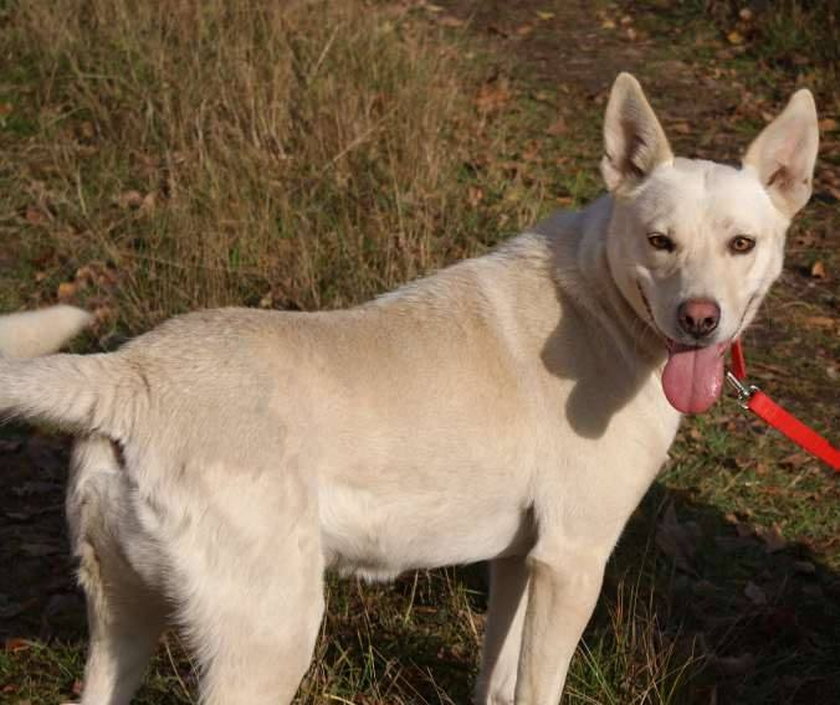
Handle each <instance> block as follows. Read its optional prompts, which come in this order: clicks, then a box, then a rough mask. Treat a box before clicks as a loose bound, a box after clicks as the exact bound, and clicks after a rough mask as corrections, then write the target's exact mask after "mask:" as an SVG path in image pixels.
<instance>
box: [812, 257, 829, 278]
mask: <svg viewBox="0 0 840 705" xmlns="http://www.w3.org/2000/svg"><path fill="white" fill-rule="evenodd" d="M811 276H812V277H813V278H814V279H825V278H826V276H827V275H826V271H825V264H823V261H822V260H821V259H818V260H817V261H816V262H814V264H812V265H811Z"/></svg>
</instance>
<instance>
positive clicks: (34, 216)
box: [24, 206, 47, 225]
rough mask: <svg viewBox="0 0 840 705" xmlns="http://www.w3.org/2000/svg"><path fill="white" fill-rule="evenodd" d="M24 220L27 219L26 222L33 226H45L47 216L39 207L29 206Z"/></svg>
mask: <svg viewBox="0 0 840 705" xmlns="http://www.w3.org/2000/svg"><path fill="white" fill-rule="evenodd" d="M24 218H26V222H27V223H30V224H31V225H43V224H44V223H46V222H47V216H46V214H45V213H44V211H42V210H41V209H40V208H38V207H37V206H27V207H26V214H25V215H24Z"/></svg>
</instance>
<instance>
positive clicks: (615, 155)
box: [601, 73, 674, 191]
mask: <svg viewBox="0 0 840 705" xmlns="http://www.w3.org/2000/svg"><path fill="white" fill-rule="evenodd" d="M673 159H674V154H673V152H671V146H670V145H669V144H668V138H667V137H665V131H664V130H663V129H662V125H660V124H659V120H657V119H656V115H655V114H654V112H653V108H651V107H650V103H648V101H647V98H645V94H644V92H643V91H642V87H641V86H640V85H639V82H638V81H637V80H636V79H635V78H633V76H631V75H630V74H629V73H621V74H619V75H618V78H616V79H615V83H613V87H612V91H611V92H610V100H609V102H608V103H607V113H606V115H605V116H604V158H603V159H602V160H601V174H602V175H603V177H604V182H605V183H606V185H607V188H608V189H609V190H610V191H619V190H621V191H624V190H629V189H632V188H633V187H635V186H636V185H638V184H639V183H641V182H642V181H643V180H644V179H645V178H646V177H647V176H648V175H649V174H650V173H651V172H652V171H653V170H654V168H656V167H657V166H658V165H659V164H662V163H663V162H670V161H673Z"/></svg>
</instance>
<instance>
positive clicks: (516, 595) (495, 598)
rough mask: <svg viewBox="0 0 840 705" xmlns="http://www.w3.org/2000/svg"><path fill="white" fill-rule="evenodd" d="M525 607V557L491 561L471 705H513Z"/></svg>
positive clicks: (526, 579)
mask: <svg viewBox="0 0 840 705" xmlns="http://www.w3.org/2000/svg"><path fill="white" fill-rule="evenodd" d="M527 604H528V566H527V565H526V563H525V556H512V557H509V558H497V559H496V560H494V561H493V562H492V563H491V564H490V604H489V605H488V608H487V628H486V630H485V634H484V649H483V650H482V656H481V672H480V673H479V676H478V681H477V683H476V689H475V699H474V701H473V702H474V703H475V705H513V703H514V700H513V698H514V689H515V688H516V672H517V670H518V667H519V649H520V646H521V644H522V627H523V624H524V622H525V609H526V606H527Z"/></svg>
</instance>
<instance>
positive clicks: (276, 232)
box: [0, 0, 840, 705]
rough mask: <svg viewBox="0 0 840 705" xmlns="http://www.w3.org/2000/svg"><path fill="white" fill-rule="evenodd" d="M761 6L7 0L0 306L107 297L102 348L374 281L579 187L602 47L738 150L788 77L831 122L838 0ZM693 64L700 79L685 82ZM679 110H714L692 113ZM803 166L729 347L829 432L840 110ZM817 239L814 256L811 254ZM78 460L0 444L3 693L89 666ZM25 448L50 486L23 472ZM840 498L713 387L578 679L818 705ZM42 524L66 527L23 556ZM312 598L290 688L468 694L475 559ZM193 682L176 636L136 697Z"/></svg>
mask: <svg viewBox="0 0 840 705" xmlns="http://www.w3.org/2000/svg"><path fill="white" fill-rule="evenodd" d="M640 8H642V9H644V10H645V12H641V11H640ZM767 8H768V9H766V11H765V13H764V14H760V13H759V14H756V15H755V16H753V17H751V18H750V19H747V20H745V19H743V17H741V16H740V15H739V14H738V11H739V10H740V9H741V8H740V6H736V5H735V4H732V3H728V2H719V3H718V2H714V3H702V4H701V3H693V2H687V3H676V2H668V1H667V0H651V2H646V3H644V4H639V3H624V4H621V3H597V4H595V5H594V6H593V7H592V8H591V9H587V8H578V7H574V8H572V7H571V6H570V4H566V3H560V2H556V3H550V2H547V3H541V4H538V5H536V4H535V5H534V6H531V5H530V4H528V3H521V4H517V6H516V7H515V8H511V9H510V10H509V11H505V12H501V11H490V10H486V9H485V8H479V7H477V6H473V5H471V4H470V3H467V2H463V3H456V2H453V3H451V4H447V5H446V7H440V6H437V5H429V4H426V3H408V4H406V3H402V4H401V3H391V2H384V1H383V2H376V3H371V2H363V1H362V0H336V1H335V2H314V3H308V2H307V3H305V2H292V3H262V2H257V0H245V1H244V2H241V3H237V4H235V5H232V4H230V3H223V2H221V1H220V0H209V1H207V2H198V1H197V0H174V1H173V2H169V3H165V4H164V3H140V4H138V3H130V2H128V1H127V0H87V1H86V2H85V3H84V8H83V10H80V9H79V5H78V3H71V2H69V0H49V1H46V0H45V1H44V2H40V3H26V2H22V1H15V0H10V1H9V2H5V3H0V26H2V27H3V34H2V35H0V49H2V52H3V53H2V55H3V56H4V58H5V60H6V61H5V63H6V65H7V66H8V67H9V70H8V71H4V72H3V74H2V76H0V149H2V152H3V154H4V157H5V158H4V160H3V161H2V162H0V307H2V310H13V309H17V308H24V307H31V306H35V305H40V304H43V303H48V302H53V301H55V300H65V301H70V302H73V303H77V304H80V305H84V306H86V307H88V308H90V309H91V310H93V311H95V312H96V314H97V326H96V328H95V331H94V334H93V336H92V337H91V338H90V339H89V340H87V341H85V343H84V345H85V346H86V347H87V348H89V349H97V348H108V347H111V346H113V345H114V344H115V343H116V342H118V341H119V340H120V339H122V338H123V337H124V336H126V335H130V334H133V333H136V332H139V331H142V330H144V329H146V328H147V327H149V326H150V325H152V324H154V323H156V322H158V321H159V320H161V319H162V318H164V317H167V316H169V315H172V314H174V313H178V312H181V311H184V310H188V309H193V308H196V307H200V306H216V305H227V304H246V305H253V306H263V307H276V308H293V309H301V310H310V309H318V308H330V307H336V306H344V305H348V304H352V303H354V302H357V301H360V300H363V299H366V298H369V297H370V296H372V295H375V294H377V293H379V292H382V291H385V290H387V289H390V288H392V287H394V286H395V285H398V284H399V283H401V282H403V281H405V280H408V279H411V278H413V277H415V276H417V275H419V274H422V273H424V272H427V271H430V270H433V269H435V268H437V267H440V266H443V265H445V264H447V263H448V262H451V261H453V260H456V259H459V258H462V257H466V256H471V255H474V254H477V253H480V252H483V251H485V250H486V249H487V248H488V247H490V246H492V245H493V244H494V243H495V242H497V241H498V240H499V239H501V238H502V237H504V236H505V235H507V234H509V233H512V232H515V231H517V230H518V229H520V228H521V227H522V226H524V225H526V224H528V223H531V222H533V221H535V220H536V219H537V218H538V217H539V216H540V215H541V214H543V213H545V212H546V211H548V210H549V209H551V208H553V207H554V206H557V205H560V206H563V207H574V206H577V205H581V204H583V203H585V202H587V201H588V200H590V199H591V198H592V197H594V196H595V195H596V194H597V193H598V191H599V190H600V188H601V187H600V182H599V180H598V176H597V170H596V164H597V160H598V158H599V156H600V152H601V145H600V124H601V112H602V110H603V102H604V96H605V91H606V90H607V88H608V86H609V81H610V80H611V79H612V77H613V75H614V70H613V69H614V67H615V68H628V67H629V68H632V69H633V70H634V71H636V72H637V73H638V74H639V75H640V77H641V78H642V80H643V83H645V85H649V86H654V90H653V91H651V92H650V95H651V99H652V101H653V103H654V107H655V108H656V109H657V110H658V111H659V113H660V115H661V116H662V117H663V122H664V124H665V127H666V130H667V131H669V134H670V135H671V136H672V138H673V141H674V144H675V146H676V147H677V148H678V150H682V149H683V148H685V150H691V151H689V152H688V153H689V154H693V153H699V154H702V155H704V156H706V155H709V156H715V157H719V158H725V159H732V158H734V157H735V156H736V155H737V153H738V150H740V149H742V148H743V147H744V144H745V141H746V140H747V139H749V138H750V136H752V135H754V134H755V131H756V130H757V129H758V128H759V127H760V126H761V124H763V122H764V120H765V119H766V114H767V113H771V112H774V111H776V110H777V109H778V108H779V107H780V106H779V103H780V101H781V100H782V99H783V96H784V95H786V94H787V93H789V92H790V90H792V89H793V88H794V87H795V86H796V85H798V84H802V83H803V82H807V83H809V84H812V85H814V86H816V88H817V89H818V99H819V103H820V105H821V107H822V109H823V116H825V117H828V118H832V116H834V117H837V110H838V106H840V103H838V95H840V92H838V91H837V89H836V85H837V84H836V82H834V83H832V81H833V78H832V77H833V76H835V75H836V58H837V57H836V54H830V52H831V51H835V50H836V45H832V46H833V48H832V46H828V45H827V44H826V42H825V36H826V35H825V33H826V31H828V30H829V29H830V28H831V27H832V26H836V25H832V24H831V23H832V22H835V21H836V20H835V19H834V18H835V14H833V13H834V11H833V9H832V6H831V4H828V3H808V4H806V3H793V2H785V3H778V4H776V3H774V4H768V5H767ZM538 11H539V13H541V14H538ZM494 12H495V14H493V13H494ZM482 13H489V14H482ZM552 13H553V14H552ZM630 30H632V32H631V31H630ZM733 30H737V31H738V32H739V37H740V41H737V42H733V41H731V39H730V38H729V34H730V33H731V32H732V31H733ZM580 38H585V40H586V44H592V43H595V45H596V46H597V47H598V52H596V53H594V54H593V55H592V56H591V58H590V59H589V61H590V64H588V65H587V64H585V61H586V60H587V59H586V54H585V52H583V51H581V52H580V54H579V55H577V54H576V55H575V56H574V58H575V60H576V62H569V61H568V58H567V56H566V55H564V54H563V53H562V52H563V51H565V50H566V49H567V48H568V46H572V45H574V42H576V41H578V40H579V39H580ZM585 48H586V47H585V46H584V47H583V49H585ZM827 52H829V53H827ZM581 57H583V58H582V59H581ZM773 57H776V58H775V59H773ZM784 57H792V58H791V59H790V60H788V59H785V58H784ZM582 62H583V63H582ZM610 62H613V63H610ZM634 62H636V63H634ZM606 64H609V65H606ZM581 66H583V68H581ZM574 71H578V72H581V73H580V74H579V75H576V78H567V77H566V74H567V73H569V74H570V75H571V74H572V73H573V72H574ZM680 71H683V72H684V73H685V75H686V76H688V78H689V79H690V80H686V81H685V82H684V84H681V83H680V80H681V78H680V77H681V75H682V74H680ZM698 81H699V82H700V83H701V84H702V86H703V90H704V91H705V95H707V96H708V101H697V100H696V94H697V90H698V89H697V85H698V84H697V82H698ZM593 85H596V86H598V88H597V89H594V88H593V87H592V86H593ZM745 96H747V97H745ZM669 101H671V102H669ZM701 103H702V104H701ZM707 103H708V104H707ZM693 110H694V111H697V112H700V111H701V110H705V111H706V112H705V113H703V114H702V115H701V116H700V117H697V119H696V121H695V122H690V121H689V118H690V117H691V116H692V115H695V113H694V112H692V111H693ZM832 111H834V112H832ZM558 117H562V120H558ZM824 127H825V125H824ZM828 127H829V128H830V125H828ZM683 151H684V150H683ZM820 164H821V166H820V170H819V171H818V174H817V181H816V193H817V196H816V198H815V202H814V203H813V204H812V205H811V206H809V208H808V210H807V213H806V215H805V216H804V217H803V218H801V219H800V220H799V221H797V224H796V226H795V228H794V230H793V231H792V232H791V238H790V247H789V257H788V266H787V268H786V271H785V274H784V275H783V278H782V281H781V283H780V285H779V286H778V287H777V288H776V289H775V290H774V292H773V294H772V295H771V297H770V298H769V299H768V301H767V304H766V306H765V308H764V313H763V314H762V316H761V318H760V319H759V320H758V321H757V324H756V326H755V328H754V332H753V333H752V334H751V336H749V337H748V338H747V350H748V354H749V355H750V361H751V364H752V369H753V370H754V372H755V374H756V377H757V379H759V380H760V382H761V383H762V385H763V386H764V387H765V388H766V389H767V390H768V391H772V392H773V395H774V396H776V397H778V398H779V399H780V400H781V401H782V402H783V403H785V404H786V405H788V406H790V407H791V408H792V409H793V410H794V411H796V412H797V413H799V414H800V415H801V416H802V417H803V418H805V419H807V420H809V421H813V422H815V423H816V425H818V426H819V427H821V428H822V430H824V431H825V432H827V433H829V434H830V433H832V432H833V430H834V429H837V428H838V424H840V418H838V415H837V414H838V411H837V405H836V381H834V382H832V379H833V378H831V377H830V370H831V369H834V371H835V374H836V365H835V366H834V367H833V368H832V365H833V364H834V362H833V361H836V360H837V359H840V350H838V338H837V335H836V334H837V330H838V328H837V326H836V319H837V313H838V311H840V302H838V299H837V292H836V278H834V277H836V272H840V257H838V255H837V254H836V253H837V252H840V247H838V244H840V243H838V240H837V238H836V237H835V236H834V233H835V232H837V231H838V230H837V225H840V223H837V218H838V216H837V214H836V212H835V211H836V202H837V198H836V197H833V196H832V195H831V194H832V193H833V192H832V190H831V189H832V188H836V187H840V175H839V174H838V171H840V145H838V142H837V139H836V132H833V131H832V130H831V129H828V130H827V131H826V132H825V134H824V140H823V153H822V155H821V161H820ZM832 184H834V186H832ZM832 198H833V199H834V200H832ZM815 262H822V263H823V265H824V267H825V269H826V271H827V276H826V277H822V278H819V277H814V276H811V275H810V272H812V271H813V267H814V264H815ZM832 320H834V321H835V323H832ZM826 321H827V322H826ZM4 444H5V445H4ZM18 446H20V448H19V449H17V450H16V448H18ZM9 449H11V450H9ZM64 454H65V450H64V446H63V444H62V443H61V442H60V441H56V440H55V439H52V438H50V437H49V436H43V435H39V434H36V435H34V436H28V435H26V434H25V432H24V430H23V429H20V428H12V429H8V428H6V429H4V430H3V432H2V435H0V458H2V462H3V463H4V464H6V463H8V464H9V468H5V467H4V473H3V474H2V477H0V482H2V483H3V487H4V491H3V492H2V493H0V495H2V496H3V499H2V501H0V509H2V514H3V516H4V517H5V518H4V520H3V523H2V525H0V536H2V537H3V538H2V541H0V553H2V557H3V561H4V564H6V565H8V566H9V571H10V572H9V577H8V578H5V579H4V578H0V618H2V620H1V621H0V632H2V634H3V636H4V637H6V638H7V642H6V649H5V650H4V651H3V652H0V702H4V703H5V702H8V703H14V704H16V705H23V703H29V704H30V705H38V704H39V703H55V702H58V701H60V700H61V699H64V698H68V697H70V696H71V695H72V694H73V692H74V691H75V690H77V688H78V683H77V681H78V679H79V678H80V677H81V669H82V663H83V648H84V637H83V634H82V628H81V626H80V623H81V621H82V612H81V609H80V606H79V604H78V602H73V598H72V596H73V592H72V588H71V587H70V569H69V567H68V566H67V565H66V559H65V558H64V555H65V553H66V547H65V546H64V544H63V543H61V541H62V539H61V537H60V531H61V530H60V528H59V527H60V526H61V516H60V515H61V511H60V506H61V502H62V499H61V489H62V488H61V483H62V478H63V472H64V471H63V466H64V462H65V461H66V458H65V456H64ZM45 463H46V464H47V465H48V466H49V467H50V468H51V469H49V473H47V475H48V477H49V479H50V480H51V484H49V485H48V486H47V487H40V486H37V483H36V484H35V485H32V483H30V482H29V480H31V475H32V468H33V466H35V465H38V466H39V471H40V472H41V475H40V476H39V480H40V479H43V477H44V465H45ZM53 465H54V466H55V467H52V466H53ZM27 483H29V485H32V486H29V485H28V484H27ZM42 484H43V483H42ZM27 493H30V494H27ZM839 494H840V492H838V490H837V486H836V483H835V484H831V480H830V478H827V477H826V476H825V473H824V471H823V470H822V469H821V468H820V467H819V466H818V465H817V464H815V463H814V462H811V461H809V460H808V459H807V458H803V456H801V455H798V454H796V453H795V452H794V449H793V448H791V447H790V446H789V445H787V444H785V443H784V442H782V441H781V440H780V439H778V437H776V436H775V435H774V434H772V433H768V432H767V431H766V429H764V428H763V427H762V426H760V425H758V424H756V423H754V422H753V421H751V420H750V419H748V418H747V417H746V416H744V415H743V414H742V412H741V411H740V409H738V408H737V407H736V406H735V405H734V404H733V403H730V402H725V403H723V404H720V405H718V406H717V407H716V408H715V410H714V412H713V413H711V414H709V415H707V416H704V417H703V418H701V419H696V420H693V421H692V422H691V423H688V424H686V426H685V428H684V431H683V433H681V435H680V438H679V440H678V442H677V444H676V445H675V447H674V448H673V450H672V458H671V460H670V461H669V463H668V466H667V467H666V469H665V472H664V473H663V476H662V478H661V481H660V482H659V483H657V485H656V486H654V487H653V488H652V490H651V492H650V493H649V494H648V496H647V497H646V498H645V500H644V502H643V503H642V505H641V506H640V508H639V509H638V510H637V512H636V513H635V515H634V517H633V519H632V521H631V522H630V525H629V526H628V528H627V530H626V532H625V535H624V537H623V539H622V541H621V543H620V545H619V546H618V548H617V549H616V552H615V555H614V557H613V559H612V561H611V562H610V565H609V567H608V571H607V575H606V578H605V588H604V596H603V598H602V600H601V602H600V603H599V606H598V608H597V609H596V613H595V615H594V616H593V619H592V622H591V624H590V626H589V628H588V629H587V632H586V634H585V637H584V641H583V643H582V644H581V646H580V648H579V650H578V654H577V656H576V658H575V660H574V662H573V664H572V669H571V672H570V676H569V681H568V688H567V693H566V696H565V700H564V702H565V703H569V704H571V703H574V704H575V705H578V704H581V705H582V704H584V703H585V704H587V705H589V704H594V703H599V704H600V703H604V704H607V703H610V704H612V703H615V704H617V705H618V704H620V705H628V704H631V705H635V704H638V705H653V704H657V705H658V704H661V705H665V704H679V705H693V704H694V703H697V704H698V705H699V704H700V703H703V705H707V704H708V703H739V704H742V703H746V704H748V705H750V704H756V705H757V704H758V703H766V702H780V703H782V702H783V703H828V702H837V701H838V699H840V669H838V667H837V666H836V664H835V663H834V660H833V659H832V655H833V648H834V647H833V644H835V645H836V632H837V629H838V626H837V625H838V624H840V578H838V575H840V574H838V571H840V544H838V541H837V539H836V536H838V535H840V516H838V512H837V510H836V507H837V506H838V504H837V500H838V499H840V497H839V496H838V495H839ZM45 508H46V509H45ZM21 517H27V518H21ZM48 540H52V541H55V542H57V545H59V546H60V549H58V550H56V552H55V553H54V554H53V553H50V554H49V555H48V556H46V557H41V558H38V559H37V560H36V559H34V558H32V557H29V556H28V554H27V548H28V547H31V545H32V544H35V545H36V546H42V545H45V544H46V543H47V542H48ZM62 550H63V551H64V552H65V553H62ZM57 595H58V596H59V597H61V599H60V600H58V601H56V599H55V598H56V596H57ZM328 603H329V606H328V615H327V617H326V619H325V621H324V625H323V627H322V635H321V639H320V640H319V643H318V646H317V656H316V659H315V660H314V662H313V666H312V669H311V670H310V673H309V674H308V676H307V678H306V680H305V682H304V683H303V685H302V687H301V691H300V694H299V697H298V702H300V703H313V704H314V703H354V704H357V705H368V704H372V703H389V704H390V703H393V704H396V705H414V704H421V703H444V704H459V705H460V704H461V703H464V702H467V700H468V697H469V692H470V688H471V684H472V682H473V680H474V676H475V673H476V669H477V663H478V653H479V644H480V637H481V633H482V630H483V613H484V609H485V606H486V604H485V603H486V584H485V579H484V572H483V568H482V567H481V566H478V567H468V568H463V569H447V570H442V571H433V572H421V573H417V574H412V575H407V576H404V577H402V578H400V579H399V580H398V581H396V583H394V584H393V585H387V586H366V585H362V584H359V583H357V582H354V581H339V580H337V579H330V582H329V589H328ZM62 605H69V606H68V607H66V608H61V606H62ZM59 608H61V609H59ZM62 610H63V611H62ZM57 614H58V615H59V616H61V617H62V619H63V620H64V622H62V621H61V620H60V619H59V618H58V616H57ZM195 681H196V675H195V672H194V667H193V665H192V663H191V661H190V659H189V656H188V655H187V654H186V652H185V649H184V648H183V646H182V645H181V643H180V641H179V639H178V637H177V635H175V634H171V635H169V636H168V637H167V639H166V641H165V643H164V644H162V646H161V649H160V650H159V653H158V655H157V657H156V660H155V662H154V664H153V667H152V669H151V670H150V674H149V677H148V678H147V682H146V684H145V685H144V687H143V690H142V691H141V693H140V695H139V696H138V702H140V703H148V704H152V703H190V702H194V701H195V696H194V693H195Z"/></svg>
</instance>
